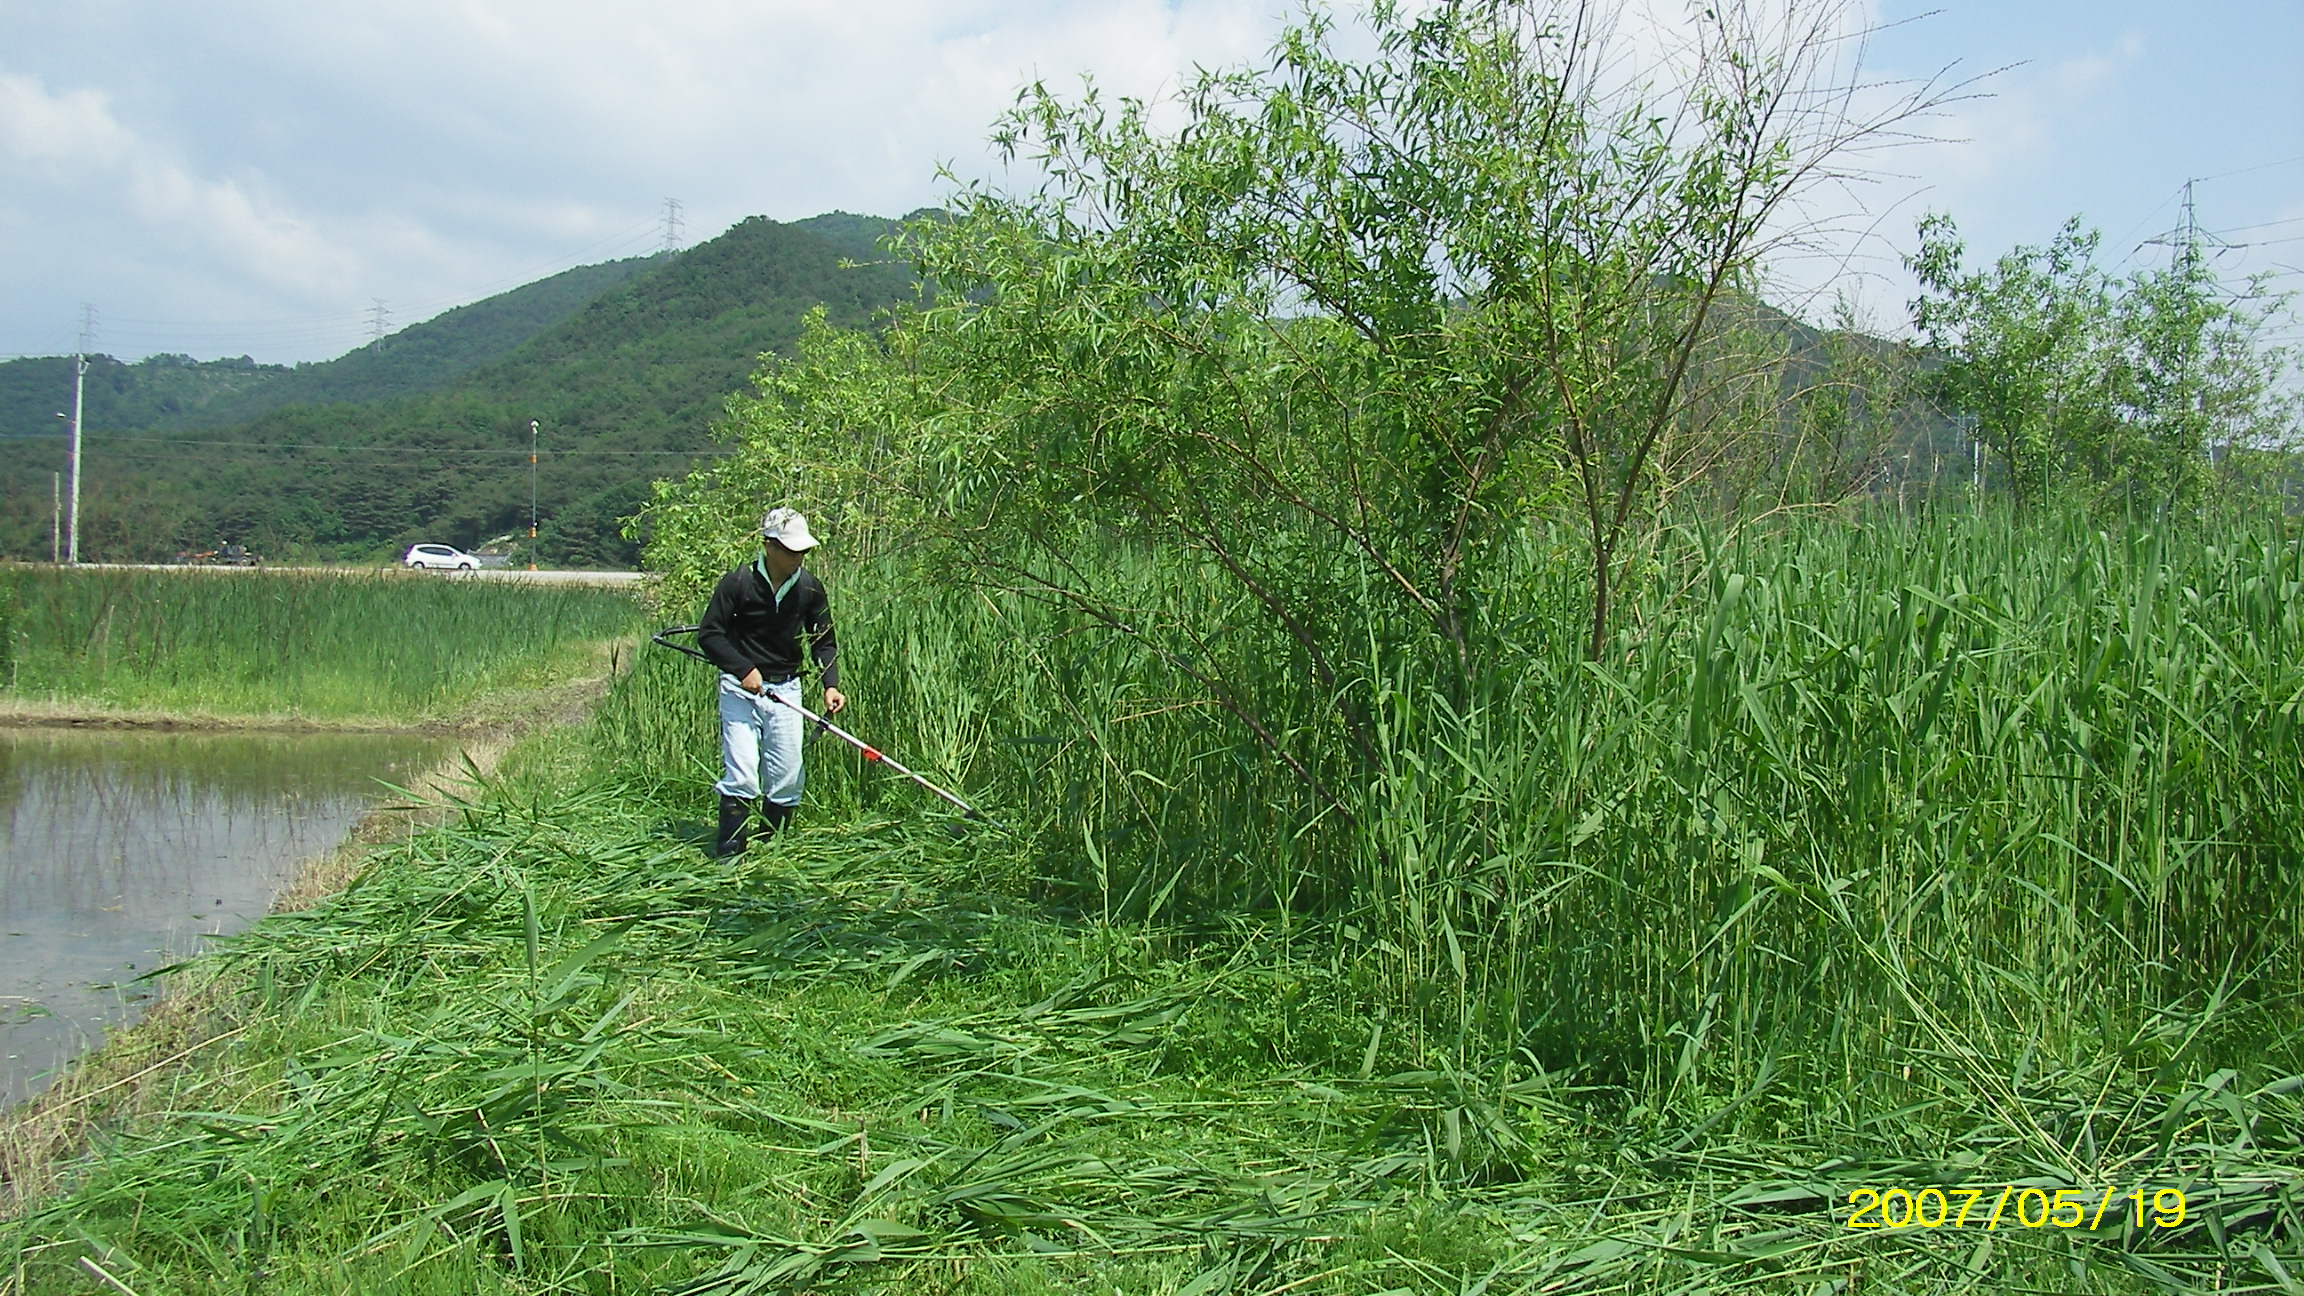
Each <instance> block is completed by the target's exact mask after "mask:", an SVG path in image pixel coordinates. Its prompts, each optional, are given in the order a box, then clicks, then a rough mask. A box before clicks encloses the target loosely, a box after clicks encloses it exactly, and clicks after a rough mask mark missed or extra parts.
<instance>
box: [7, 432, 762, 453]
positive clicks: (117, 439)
mask: <svg viewBox="0 0 2304 1296" xmlns="http://www.w3.org/2000/svg"><path fill="white" fill-rule="evenodd" d="M60 439H61V436H60V434H57V433H46V434H43V435H40V436H18V437H8V438H5V439H4V440H5V441H48V440H60ZM90 439H91V440H93V441H98V442H101V443H103V444H105V445H127V444H132V445H171V446H196V447H200V448H203V449H231V450H256V451H270V450H298V451H302V450H325V451H329V452H332V453H343V454H379V455H391V456H397V457H400V458H406V459H416V458H426V457H433V456H439V455H524V454H527V453H528V452H527V451H526V450H499V449H494V448H491V447H487V446H371V445H355V444H352V443H350V442H337V443H333V444H331V443H325V442H301V441H293V442H292V441H206V440H196V439H193V438H189V437H144V436H99V437H91V438H90ZM553 453H554V454H556V455H561V456H576V455H581V456H587V457H590V456H614V457H645V456H651V455H670V456H686V455H725V454H733V453H735V451H734V450H733V449H732V448H731V447H728V446H705V447H701V448H699V449H695V450H557V451H554V452H553Z"/></svg>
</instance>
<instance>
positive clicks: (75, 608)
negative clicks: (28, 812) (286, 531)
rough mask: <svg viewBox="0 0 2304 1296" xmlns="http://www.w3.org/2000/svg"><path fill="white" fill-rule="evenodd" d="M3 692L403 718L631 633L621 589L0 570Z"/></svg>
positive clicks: (112, 704) (251, 712) (338, 717)
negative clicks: (4, 627)
mask: <svg viewBox="0 0 2304 1296" xmlns="http://www.w3.org/2000/svg"><path fill="white" fill-rule="evenodd" d="M0 581H4V582H5V584H6V591H5V595H4V597H5V598H6V600H7V603H8V605H9V608H10V615H9V616H8V617H7V618H6V620H7V624H8V627H9V634H8V636H7V637H8V640H9V644H8V654H7V658H6V663H5V665H6V677H5V680H4V681H0V682H4V683H5V685H6V694H5V696H6V697H8V698H13V699H16V700H18V701H21V702H27V703H56V704H65V703H95V704H98V705H101V706H104V707H109V708H114V709H118V710H123V711H131V712H143V713H151V712H163V713H190V714H196V715H233V716H265V717H282V718H294V719H299V720H310V721H318V722H328V721H335V722H366V723H387V724H407V723H414V722H416V721H437V720H443V719H448V718H451V717H453V716H455V715H456V713H458V712H459V711H460V710H462V709H464V708H466V707H469V706H471V705H473V704H474V703H475V702H476V701H478V700H479V699H481V698H482V697H483V696H484V695H486V694H488V693H490V692H492V691H496V690H502V689H513V688H521V687H531V686H538V685H544V684H548V683H551V682H552V679H553V675H554V673H555V672H558V671H565V670H566V669H567V667H568V664H569V659H568V658H567V657H566V656H565V655H564V654H562V652H561V649H562V648H563V647H564V646H566V645H568V644H571V643H577V642H592V641H598V640H604V639H608V638H611V637H616V636H625V635H630V634H631V633H633V631H634V630H635V629H636V628H637V626H638V619H639V612H638V606H637V604H636V603H635V601H634V600H633V598H632V597H631V596H630V595H629V594H626V593H623V592H621V591H615V590H601V589H588V588H579V587H567V586H526V585H515V584H504V583H497V582H491V581H457V580H446V579H441V580H415V579H406V578H402V577H397V576H389V575H381V574H378V575H348V576H320V575H309V576H308V575H295V576H286V575H277V574H260V573H246V572H208V571H181V572H176V571H114V570H103V571H94V570H89V571H58V570H48V569H42V568H18V569H15V570H13V571H11V572H8V573H6V574H5V575H4V576H0Z"/></svg>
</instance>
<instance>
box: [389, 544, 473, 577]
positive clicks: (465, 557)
mask: <svg viewBox="0 0 2304 1296" xmlns="http://www.w3.org/2000/svg"><path fill="white" fill-rule="evenodd" d="M400 561H401V562H402V563H405V564H406V565H407V566H408V568H409V569H410V570H414V569H416V568H418V567H429V568H436V569H438V570H441V571H478V570H480V560H479V559H477V558H475V557H473V556H472V555H470V554H468V553H466V552H464V551H463V550H461V549H456V548H452V547H450V546H448V545H436V544H420V545H410V546H408V556H407V557H405V558H402V559H401V560H400Z"/></svg>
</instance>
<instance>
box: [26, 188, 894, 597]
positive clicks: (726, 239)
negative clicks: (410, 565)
mask: <svg viewBox="0 0 2304 1296" xmlns="http://www.w3.org/2000/svg"><path fill="white" fill-rule="evenodd" d="M892 224H893V223H892V222H889V221H886V220H881V219H877V218H873V217H863V216H853V215H849V214H846V213H831V214H828V215H826V216H820V217H816V218H813V219H812V220H810V221H802V222H796V223H792V224H779V223H777V222H774V221H769V220H766V219H762V218H753V219H750V220H747V221H744V222H742V223H741V224H739V225H737V226H735V227H734V228H732V229H730V230H729V231H728V232H727V233H725V234H723V235H721V236H720V237H719V238H716V239H713V240H711V241H709V242H706V243H702V244H699V245H697V246H696V247H694V248H691V249H688V250H687V251H684V252H681V253H677V254H671V255H659V256H655V257H649V258H640V259H634V260H629V261H621V262H614V263H610V264H608V265H603V266H591V267H585V268H584V269H582V270H575V271H569V272H567V273H565V274H562V275H556V276H554V277H553V278H552V279H549V280H544V281H541V282H539V283H536V284H530V285H528V286H526V287H524V288H521V289H518V290H515V291H513V292H511V293H506V294H503V295H502V296H500V297H496V298H491V299H489V300H487V301H484V302H479V303H475V304H473V305H471V306H467V307H462V308H459V309H458V310H455V311H450V312H448V313H446V314H444V315H442V316H440V317H439V318H437V319H435V320H432V321H428V322H427V323H425V324H422V325H417V326H414V327H411V328H409V329H405V330H402V331H401V332H400V333H397V334H395V335H393V336H392V337H389V338H385V339H383V340H382V341H380V342H377V343H372V344H370V345H369V346H366V347H362V348H361V349H360V350H358V351H355V352H353V353H351V354H349V355H347V356H345V357H343V358H341V359H338V360H335V361H330V362H328V363H326V364H322V365H307V366H299V367H297V368H295V369H292V370H291V369H285V368H281V367H278V366H258V365H253V364H250V363H249V362H246V361H240V362H231V361H225V362H208V363H206V364H202V363H200V362H194V361H190V360H188V359H186V358H184V357H158V358H155V359H154V360H150V361H145V362H142V363H140V364H136V365H122V364H120V363H119V362H117V361H111V360H109V358H108V357H100V358H94V359H92V363H91V374H90V378H91V381H92V384H93V383H94V380H95V379H96V378H97V374H98V371H99V370H101V371H102V372H103V374H104V376H105V382H104V383H103V384H102V385H103V386H104V387H105V388H106V390H107V391H108V392H110V393H111V394H110V395H108V396H107V397H106V398H105V399H106V402H107V403H106V404H103V405H101V406H100V405H99V404H98V403H97V401H96V399H95V398H94V388H93V386H92V389H91V400H90V403H89V412H88V428H89V431H88V434H87V437H86V444H85V452H86V457H85V461H84V464H83V470H82V472H83V480H82V510H83V511H82V522H81V555H82V557H83V558H84V559H91V560H121V561H138V560H155V559H164V558H166V557H168V556H170V555H173V554H175V553H177V552H179V551H181V550H185V549H206V548H210V547H213V546H214V545H215V544H216V543H218V542H219V541H220V540H238V541H241V542H244V543H247V544H249V545H251V546H252V547H253V548H255V549H256V550H257V551H259V552H261V553H265V554H267V555H270V556H273V557H289V556H307V557H316V558H341V559H368V558H381V557H384V556H387V555H396V553H397V551H398V550H400V549H401V548H402V547H404V546H405V545H407V544H409V543H412V542H413V541H416V540H420V539H425V540H441V541H446V542H448V543H452V544H459V545H464V546H473V545H477V544H479V543H480V542H481V541H483V540H485V539H486V538H488V537H491V536H499V535H504V534H507V533H518V534H523V535H524V534H525V532H526V530H527V526H528V519H529V507H530V504H529V501H530V495H529V492H530V480H531V479H530V473H529V466H528V462H527V456H528V450H529V441H530V433H529V423H530V420H535V421H536V422H537V423H538V424H540V427H541V435H540V436H539V437H538V438H537V441H538V445H539V446H540V448H541V451H542V454H541V459H540V462H539V464H538V465H537V468H536V471H535V476H534V490H535V500H536V505H535V507H536V512H537V516H538V518H539V540H538V551H539V555H540V560H541V561H543V562H546V563H552V564H568V565H591V564H622V563H628V562H630V561H632V560H633V559H634V557H635V556H636V548H635V546H634V545H633V544H632V543H631V542H629V541H626V540H624V539H623V538H622V537H621V536H620V535H618V534H617V525H618V520H619V519H620V518H621V517H624V516H627V515H629V514H630V513H632V512H633V511H635V510H636V509H637V507H638V506H639V504H640V502H641V501H642V500H643V499H645V498H646V496H647V491H648V483H649V482H650V481H651V480H652V479H654V478H656V477H659V476H664V475H667V474H673V473H678V472H683V471H685V470H686V469H687V468H688V467H689V466H690V465H691V464H692V463H693V462H694V460H695V458H696V457H697V456H698V455H699V454H703V453H708V452H710V451H711V450H712V449H713V443H712V439H711V436H710V431H709V429H710V424H711V421H712V419H713V418H714V417H716V416H717V415H718V413H719V411H720V409H721V406H722V404H723V402H724V401H725V400H726V398H727V396H728V395H729V394H730V393H731V392H734V391H736V390H737V389H739V388H740V387H741V386H742V385H743V384H744V382H745V381H746V379H747V378H748V377H749V375H750V373H751V371H752V370H753V369H754V368H755V367H756V365H757V362H758V357H759V355H760V353H762V352H764V351H771V350H776V349H779V348H781V347H784V346H787V345H789V344H790V343H791V342H792V341H793V340H794V339H795V338H796V337H797V336H798V333H799V328H800V321H801V319H802V318H803V317H804V316H805V314H806V313H807V312H808V311H809V310H810V309H812V308H814V307H815V306H818V305H823V306H825V307H826V308H827V310H828V312H829V313H830V315H831V317H832V318H833V319H834V320H836V321H839V322H842V323H848V324H861V323H864V322H866V321H867V320H868V319H869V318H870V317H871V315H872V314H873V312H874V311H876V310H878V309H880V308H881V307H883V306H885V305H887V304H888V303H890V302H893V301H896V300H898V299H901V298H904V297H907V296H909V295H911V293H912V292H913V282H914V281H913V277H912V275H911V272H910V270H909V268H908V267H905V266H901V265H896V264H893V263H890V262H889V261H888V260H887V259H886V257H885V254H884V253H881V252H880V251H879V250H878V248H877V239H878V238H879V237H880V236H881V235H882V234H884V233H885V232H886V231H887V230H889V229H890V228H891V226H892ZM867 260H869V261H870V263H869V264H860V265H853V266H847V265H844V264H843V263H844V262H860V261H867ZM59 384H61V388H60V389H61V390H62V391H63V392H64V393H65V394H66V395H65V399H67V400H68V399H69V392H70V361H69V360H68V359H53V360H37V361H18V362H14V364H13V365H11V366H4V367H0V411H6V412H7V416H8V417H10V418H11V420H12V422H13V423H14V426H15V427H17V428H24V427H26V426H27V425H29V426H30V427H33V428H38V429H40V430H41V431H45V430H46V428H47V427H56V428H58V429H59V430H60V429H61V425H60V424H58V423H57V422H56V420H55V419H54V417H53V411H54V408H55V402H56V399H57V398H56V396H55V394H54V393H55V392H56V391H57V390H59ZM10 399H13V405H10V404H7V403H5V402H7V401H8V400H10ZM34 409H37V411H38V412H37V418H36V419H35V418H34V417H33V416H32V415H29V414H21V413H20V411H28V410H34ZM37 420H45V421H46V423H45V426H43V425H42V424H41V423H39V422H38V421H37ZM63 460H64V453H63V450H62V444H61V439H60V438H57V437H54V436H48V437H39V438H36V439H35V438H28V437H26V438H19V439H15V440H0V498H4V499H5V501H6V508H5V509H4V510H0V555H5V556H8V557H15V558H42V559H44V558H46V557H47V555H48V552H49V543H50V540H49V518H50V506H49V499H50V480H49V474H50V473H51V472H52V471H55V470H58V469H60V468H62V466H63Z"/></svg>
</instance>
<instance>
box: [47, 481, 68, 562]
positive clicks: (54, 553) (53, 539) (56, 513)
mask: <svg viewBox="0 0 2304 1296" xmlns="http://www.w3.org/2000/svg"><path fill="white" fill-rule="evenodd" d="M48 508H49V514H48V563H49V565H50V566H56V565H58V564H61V563H62V562H63V561H64V474H62V473H50V474H48Z"/></svg>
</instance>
